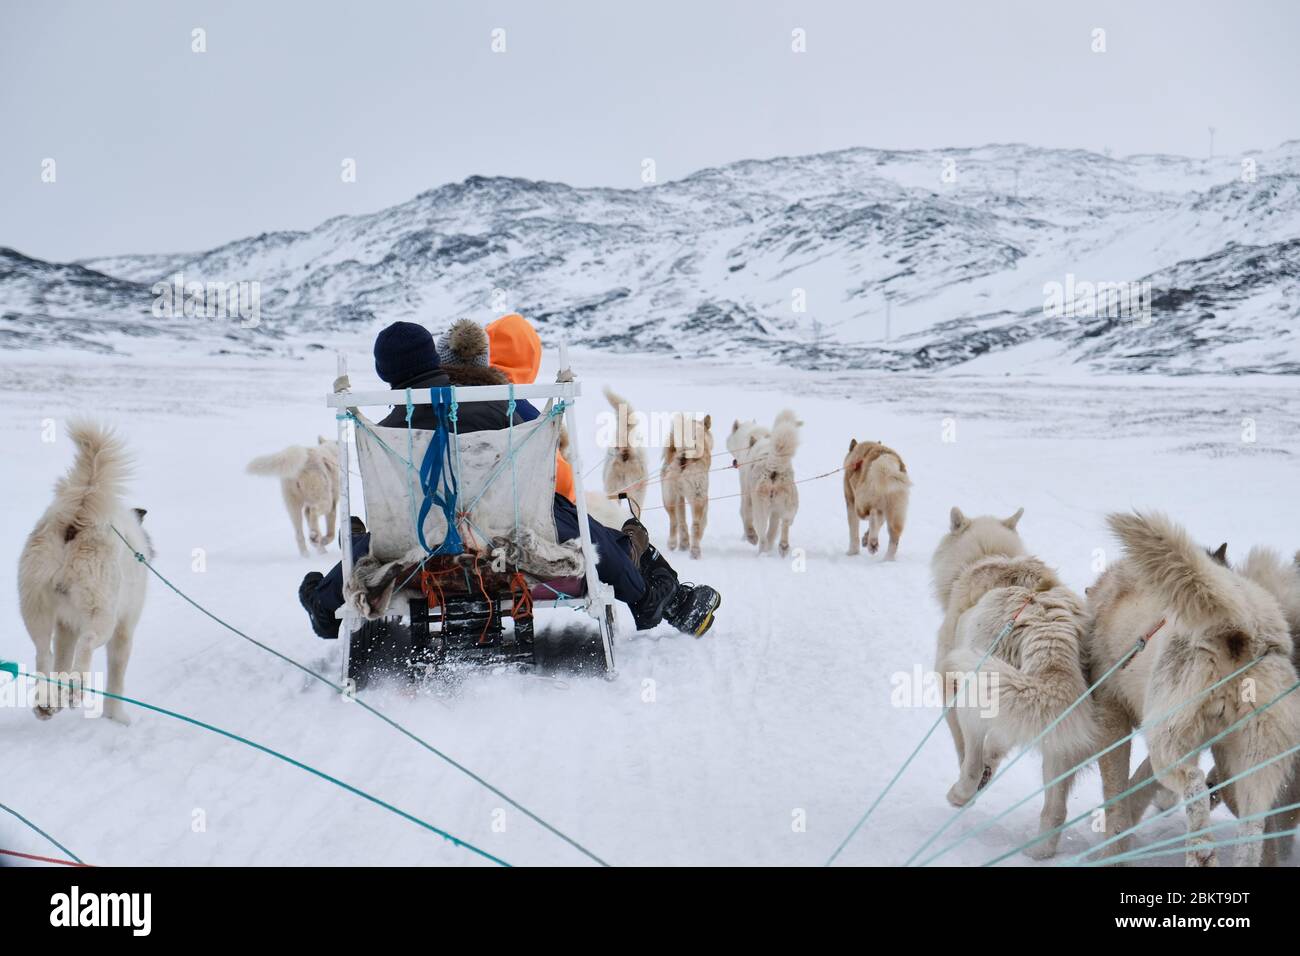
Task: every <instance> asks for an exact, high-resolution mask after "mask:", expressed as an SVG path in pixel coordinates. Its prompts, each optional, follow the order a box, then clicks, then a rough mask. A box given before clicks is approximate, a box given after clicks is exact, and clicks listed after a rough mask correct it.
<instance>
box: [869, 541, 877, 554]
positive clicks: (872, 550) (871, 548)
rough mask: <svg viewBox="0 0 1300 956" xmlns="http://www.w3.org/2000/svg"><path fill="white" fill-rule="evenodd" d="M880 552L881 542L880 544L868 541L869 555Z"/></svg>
mask: <svg viewBox="0 0 1300 956" xmlns="http://www.w3.org/2000/svg"><path fill="white" fill-rule="evenodd" d="M879 550H880V542H879V541H868V542H867V554H875V553H876V552H877V551H879Z"/></svg>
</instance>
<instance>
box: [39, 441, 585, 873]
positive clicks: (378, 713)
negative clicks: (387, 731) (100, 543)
mask: <svg viewBox="0 0 1300 956" xmlns="http://www.w3.org/2000/svg"><path fill="white" fill-rule="evenodd" d="M379 440H380V441H382V439H379ZM110 527H113V526H111V525H110ZM113 533H114V534H116V535H117V536H118V537H119V538H121V539H122V543H123V544H124V545H126V547H127V549H128V550H130V551H131V553H132V554H133V555H134V556H135V559H136V560H137V561H139V562H140V563H141V564H143V565H144V566H145V567H146V568H148V569H149V572H150V573H151V574H152V575H153V576H154V577H156V578H157V579H158V580H159V581H161V582H162V583H163V584H165V585H167V587H168V588H169V589H171V591H172V593H173V594H175V595H176V596H177V597H179V598H180V599H181V600H183V601H185V602H186V603H187V604H189V605H190V606H191V607H192V608H194V609H195V610H196V611H198V612H199V613H201V614H203V615H204V616H205V617H208V618H209V619H211V620H212V621H214V622H215V623H217V624H220V625H221V626H222V627H224V628H225V629H226V630H228V631H230V632H231V633H232V634H234V635H235V636H236V637H241V638H243V639H244V640H246V641H248V643H250V644H252V645H253V646H254V647H257V648H260V649H261V650H264V651H266V652H267V653H268V654H270V655H272V656H273V657H278V658H279V659H280V660H282V661H284V662H285V663H286V664H288V665H290V666H291V667H296V668H297V669H298V670H300V671H302V672H303V673H304V674H306V675H307V676H309V677H312V678H314V679H316V680H318V681H320V682H321V683H322V684H324V685H325V686H326V687H328V688H330V689H331V690H333V691H334V692H335V693H337V694H340V695H346V696H347V697H348V699H349V700H351V701H352V702H353V703H354V704H356V705H357V706H358V707H360V708H361V709H362V710H364V711H366V712H367V713H369V714H370V715H371V716H373V717H377V718H379V719H380V720H382V721H383V722H384V723H386V724H387V725H388V726H389V727H392V728H393V729H394V730H396V731H397V732H398V733H400V734H402V735H403V736H405V737H408V738H409V739H410V740H412V741H413V742H415V743H416V744H419V745H420V746H421V747H423V748H424V749H425V750H427V751H428V752H429V753H431V754H433V755H434V756H435V757H437V758H438V759H439V760H442V761H443V762H444V763H446V764H448V765H449V766H451V767H452V768H453V769H455V770H458V771H459V772H460V773H462V774H464V775H465V776H466V777H468V778H469V779H470V780H473V781H474V782H475V783H477V784H478V785H479V786H481V787H483V788H484V789H485V790H488V791H489V792H491V793H493V794H495V795H496V796H498V797H500V798H501V799H502V800H504V801H505V802H506V803H508V804H509V805H510V806H512V807H514V808H515V809H516V810H518V811H519V812H520V813H522V814H523V815H524V816H526V817H527V818H528V819H530V820H532V821H533V822H534V823H536V824H537V825H538V826H540V827H542V829H544V830H546V831H548V832H549V833H551V834H553V835H554V836H556V837H558V838H559V839H561V840H563V841H564V842H565V843H567V844H569V846H571V847H573V848H574V849H575V850H577V851H578V852H579V853H581V854H582V855H583V856H585V857H587V858H588V859H590V860H591V861H592V862H594V863H598V864H600V865H601V866H609V864H608V863H606V862H605V861H604V860H602V859H601V858H600V857H598V856H597V855H596V854H595V853H593V852H592V851H591V850H588V849H587V848H586V847H585V846H583V845H582V844H581V843H579V842H578V841H577V840H575V839H573V837H571V836H569V835H568V834H567V833H564V832H563V831H562V830H560V829H558V828H557V827H555V826H554V825H553V824H551V823H548V822H547V821H546V820H544V819H542V818H541V817H540V816H538V815H537V814H536V813H534V812H533V811H532V810H530V809H528V808H527V807H526V806H524V805H523V804H522V803H520V802H519V801H518V800H516V799H515V798H514V797H512V796H510V795H509V794H507V793H506V792H505V791H503V790H501V789H500V788H499V787H497V786H495V785H493V784H492V783H489V782H488V781H487V780H485V779H484V778H483V777H481V776H479V775H478V774H477V773H475V772H474V771H473V770H471V769H469V767H466V766H465V765H464V764H462V763H460V762H459V761H457V760H456V759H455V758H454V757H452V756H451V755H450V754H447V753H444V752H443V751H441V750H439V749H438V748H437V747H435V746H434V745H433V744H431V743H429V742H428V741H427V740H425V739H424V738H423V737H421V736H419V735H418V734H416V733H415V732H414V731H411V730H408V729H407V728H406V727H405V726H404V725H403V724H400V723H398V722H397V721H396V720H394V719H393V718H392V717H389V716H388V715H387V714H386V713H384V712H383V711H382V710H380V709H379V708H378V707H375V706H374V705H373V704H371V703H370V702H369V701H367V700H366V699H365V698H363V697H362V696H361V695H360V694H357V693H355V692H353V691H352V690H350V689H347V688H344V687H343V686H342V685H341V684H336V683H334V681H332V680H330V679H329V678H328V677H326V676H325V675H324V674H321V673H320V672H319V671H314V670H312V669H311V668H310V667H308V666H307V665H305V664H301V663H299V662H298V661H296V660H294V659H293V658H292V657H290V656H289V655H287V654H282V653H280V652H279V651H277V650H276V649H275V648H274V647H271V646H270V645H269V644H263V643H262V642H261V641H259V640H258V639H257V638H255V637H252V636H251V635H248V634H245V633H244V632H243V631H241V630H240V629H239V628H237V627H235V626H234V625H233V624H230V623H228V622H226V621H223V620H222V619H221V618H219V617H217V616H216V615H215V614H213V613H212V612H211V611H209V610H208V609H207V608H205V607H204V606H203V605H202V604H200V603H199V602H197V601H195V600H194V598H192V597H190V596H189V595H188V594H186V593H185V592H184V591H182V590H181V589H180V588H178V587H177V586H176V585H175V584H173V583H172V582H171V581H170V580H168V579H167V577H166V576H165V575H163V574H162V573H161V572H160V571H159V570H158V569H157V568H155V567H154V566H153V564H152V563H151V562H150V561H149V560H148V559H147V558H146V557H145V556H144V555H143V554H141V553H140V552H139V551H136V550H135V548H133V547H132V546H131V542H130V541H128V540H127V539H126V537H125V536H124V535H123V534H122V532H121V531H119V530H118V529H117V528H116V527H113ZM16 668H17V665H15V674H16V673H17V669H16Z"/></svg>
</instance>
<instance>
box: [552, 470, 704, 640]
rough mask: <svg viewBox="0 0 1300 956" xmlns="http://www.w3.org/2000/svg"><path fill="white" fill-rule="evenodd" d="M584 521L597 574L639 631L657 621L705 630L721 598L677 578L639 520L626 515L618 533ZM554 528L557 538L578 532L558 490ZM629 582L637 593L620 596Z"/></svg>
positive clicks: (573, 512) (575, 512)
mask: <svg viewBox="0 0 1300 956" xmlns="http://www.w3.org/2000/svg"><path fill="white" fill-rule="evenodd" d="M588 521H589V522H590V527H591V537H592V541H593V542H594V543H595V545H596V548H597V550H598V551H599V552H600V554H599V555H598V561H597V565H596V575H597V577H599V578H600V580H602V581H604V582H605V583H606V584H610V585H613V587H614V595H615V597H617V598H618V599H619V600H620V601H622V602H623V603H624V604H626V605H627V606H628V609H629V610H631V612H632V617H633V619H634V620H635V621H636V626H637V630H639V631H644V630H647V629H649V628H652V627H654V626H655V625H656V624H658V623H659V622H660V621H661V620H664V621H667V622H668V623H669V624H671V625H672V626H673V627H675V628H677V629H678V630H679V631H684V632H685V633H687V634H694V635H695V636H696V637H699V636H700V635H701V634H703V633H704V632H705V631H707V630H708V629H709V627H710V626H711V625H712V624H713V612H714V611H715V610H717V608H718V605H720V604H721V603H722V597H721V596H720V595H719V594H718V592H717V591H715V590H714V589H713V588H711V587H708V586H707V585H694V584H682V583H681V582H680V581H678V579H677V572H676V571H674V570H673V569H672V566H671V565H670V564H669V563H668V561H667V559H666V558H664V556H663V553H662V552H661V551H660V550H659V549H658V548H656V547H655V546H654V545H652V544H651V543H650V536H649V535H648V534H647V533H646V530H645V526H644V525H642V524H641V522H640V521H638V520H637V519H635V518H629V519H628V520H627V521H626V522H624V524H623V530H622V531H621V532H620V531H614V530H612V529H610V528H607V527H605V525H603V524H601V523H600V522H599V521H596V520H595V519H594V518H591V517H590V516H589V517H588ZM555 527H556V530H557V531H558V532H559V539H560V540H561V541H569V540H572V539H573V538H576V537H577V536H578V510H577V509H576V508H575V507H574V506H573V504H572V503H571V502H570V501H569V500H568V499H567V498H564V497H562V496H560V495H556V496H555ZM619 578H622V583H621V584H620V581H619V580H617V579H619ZM633 581H635V585H636V587H635V596H633V597H632V598H631V600H629V599H628V598H627V597H624V595H625V594H630V593H632V590H633V588H632V582H633ZM620 588H621V589H622V593H620Z"/></svg>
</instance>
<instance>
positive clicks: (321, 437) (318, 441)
mask: <svg viewBox="0 0 1300 956" xmlns="http://www.w3.org/2000/svg"><path fill="white" fill-rule="evenodd" d="M327 441H329V439H328V438H326V437H325V436H324V435H317V436H316V444H318V445H323V444H325V443H326V442H327Z"/></svg>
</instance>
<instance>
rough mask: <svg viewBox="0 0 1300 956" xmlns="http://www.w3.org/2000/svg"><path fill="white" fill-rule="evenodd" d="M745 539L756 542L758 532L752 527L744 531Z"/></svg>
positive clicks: (751, 542) (752, 542)
mask: <svg viewBox="0 0 1300 956" xmlns="http://www.w3.org/2000/svg"><path fill="white" fill-rule="evenodd" d="M745 540H746V541H748V542H749V543H750V544H758V532H757V531H754V530H753V529H752V528H751V529H750V530H748V531H746V532H745Z"/></svg>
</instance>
